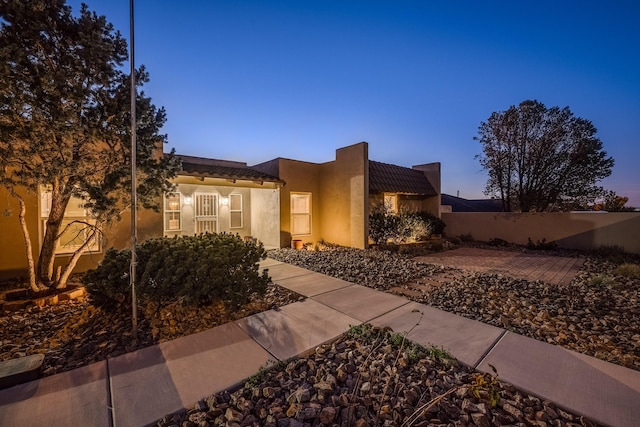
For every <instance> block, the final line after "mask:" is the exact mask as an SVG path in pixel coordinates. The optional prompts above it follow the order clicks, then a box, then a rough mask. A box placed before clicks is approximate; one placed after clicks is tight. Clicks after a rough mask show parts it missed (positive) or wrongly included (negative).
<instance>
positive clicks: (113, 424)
mask: <svg viewBox="0 0 640 427" xmlns="http://www.w3.org/2000/svg"><path fill="white" fill-rule="evenodd" d="M105 365H106V366H107V411H108V416H109V425H110V426H111V427H116V422H115V414H114V411H113V384H112V383H111V371H110V370H109V358H107V360H105Z"/></svg>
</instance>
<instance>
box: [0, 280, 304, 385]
mask: <svg viewBox="0 0 640 427" xmlns="http://www.w3.org/2000/svg"><path fill="white" fill-rule="evenodd" d="M300 299H302V297H301V296H300V295H298V294H296V293H295V292H291V291H289V290H287V289H285V288H282V287H280V286H277V285H269V287H268V289H267V292H266V294H265V296H263V297H260V298H253V300H252V301H251V302H250V303H249V304H246V305H244V306H241V307H239V308H238V309H235V310H230V309H228V308H227V307H225V306H224V305H223V304H213V305H210V306H202V307H194V306H184V305H182V304H180V303H173V304H166V305H163V306H157V305H151V304H149V305H146V306H141V307H139V309H138V334H137V342H136V343H135V344H133V340H132V339H131V311H130V310H125V311H124V312H116V313H112V312H108V311H104V310H101V309H99V308H96V307H94V306H93V305H91V304H89V302H88V301H87V300H86V299H81V300H79V301H68V302H64V303H60V304H57V305H52V306H45V307H38V306H33V307H30V308H27V309H23V310H19V311H15V312H5V313H4V315H2V316H0V329H1V330H2V339H1V340H0V360H8V359H13V358H16V357H21V356H26V355H31V354H38V353H40V354H44V355H45V359H44V366H43V370H44V371H43V372H44V375H45V376H46V375H52V374H56V373H59V372H64V371H68V370H70V369H74V368H78V367H81V366H85V365H88V364H90V363H94V362H98V361H100V360H105V359H107V358H109V357H116V356H119V355H121V354H124V353H127V352H130V351H135V350H139V349H141V348H144V347H148V346H150V345H154V344H158V343H161V342H164V341H168V340H172V339H175V338H179V337H181V336H185V335H189V334H194V333H197V332H201V331H204V330H206V329H210V328H213V327H215V326H219V325H222V324H224V323H228V322H231V321H233V320H237V319H241V318H243V317H246V316H250V315H252V314H255V313H259V312H262V311H265V310H269V309H272V308H275V307H281V306H283V305H286V304H290V303H292V302H295V301H298V300H300Z"/></svg>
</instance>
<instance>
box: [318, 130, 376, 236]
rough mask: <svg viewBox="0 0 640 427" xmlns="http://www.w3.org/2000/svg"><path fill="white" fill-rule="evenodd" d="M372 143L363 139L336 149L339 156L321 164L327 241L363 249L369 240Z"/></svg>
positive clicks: (321, 191)
mask: <svg viewBox="0 0 640 427" xmlns="http://www.w3.org/2000/svg"><path fill="white" fill-rule="evenodd" d="M368 180H369V146H368V144H367V143H366V142H361V143H358V144H355V145H351V146H348V147H344V148H340V149H338V150H336V160H335V161H333V162H328V163H324V164H323V165H322V168H321V182H322V185H321V187H320V194H321V199H322V201H323V203H322V205H321V207H320V215H321V223H322V237H323V239H324V240H326V241H327V242H331V243H336V244H339V245H343V246H349V247H353V248H360V249H364V248H365V247H366V245H367V241H368V238H367V236H368V234H369V233H368V222H369V221H368V218H369V181H368Z"/></svg>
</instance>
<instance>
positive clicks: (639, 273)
mask: <svg viewBox="0 0 640 427" xmlns="http://www.w3.org/2000/svg"><path fill="white" fill-rule="evenodd" d="M615 274H617V275H619V276H622V277H626V278H628V279H636V280H640V265H639V264H632V263H629V262H625V263H624V264H620V265H619V266H618V267H617V268H616V269H615Z"/></svg>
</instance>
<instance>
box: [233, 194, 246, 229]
mask: <svg viewBox="0 0 640 427" xmlns="http://www.w3.org/2000/svg"><path fill="white" fill-rule="evenodd" d="M235 197H239V198H240V209H233V208H232V206H233V202H232V201H231V199H232V198H235ZM243 209H244V200H243V199H242V194H238V193H233V194H229V228H243V227H244V212H243ZM234 213H236V214H237V213H239V214H240V225H235V226H234V225H233V214H234Z"/></svg>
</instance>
